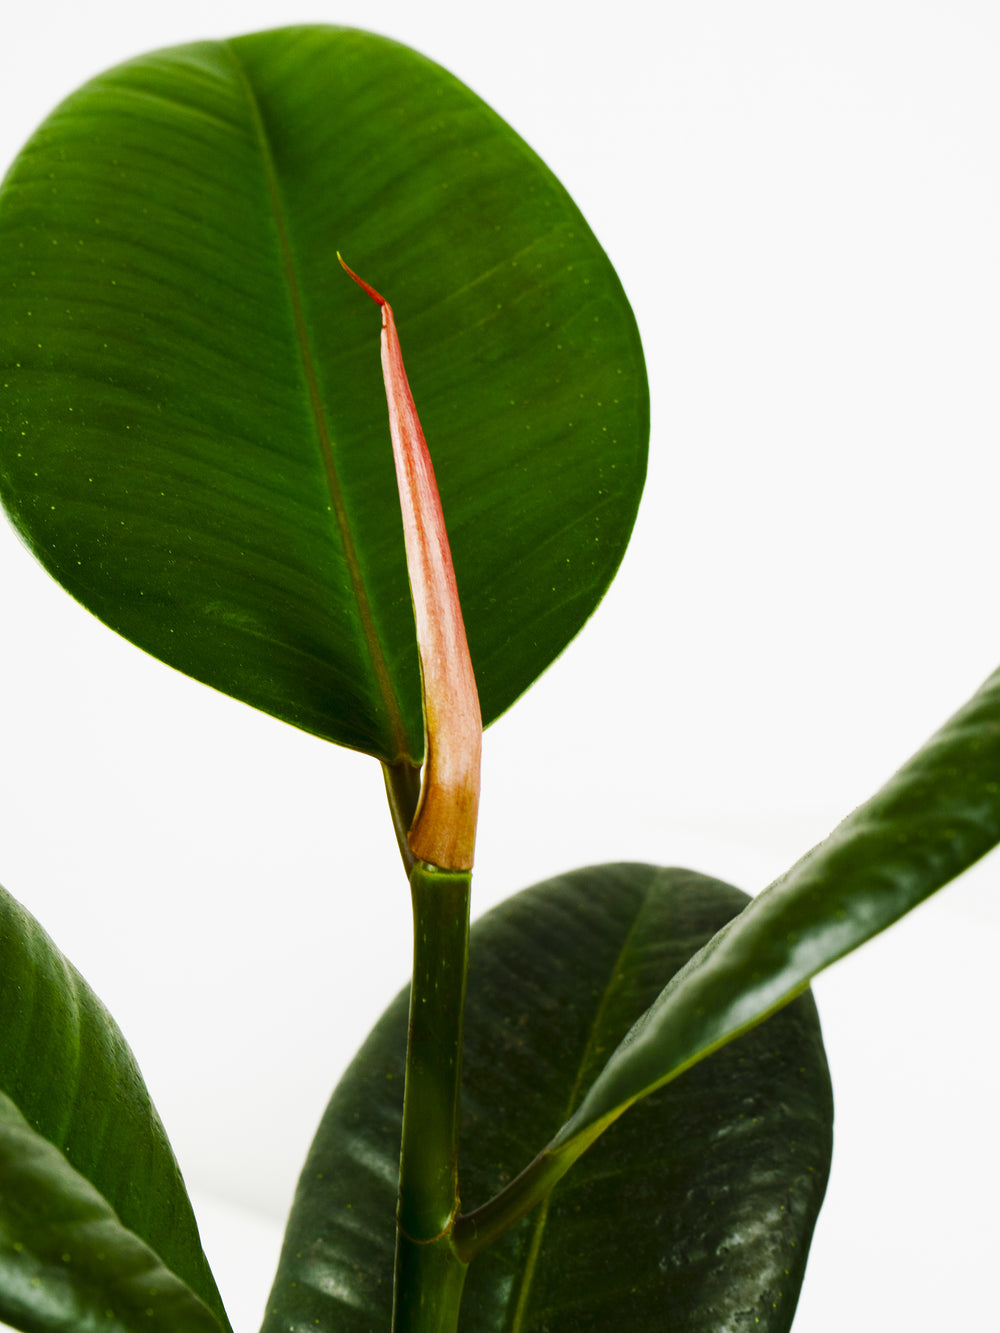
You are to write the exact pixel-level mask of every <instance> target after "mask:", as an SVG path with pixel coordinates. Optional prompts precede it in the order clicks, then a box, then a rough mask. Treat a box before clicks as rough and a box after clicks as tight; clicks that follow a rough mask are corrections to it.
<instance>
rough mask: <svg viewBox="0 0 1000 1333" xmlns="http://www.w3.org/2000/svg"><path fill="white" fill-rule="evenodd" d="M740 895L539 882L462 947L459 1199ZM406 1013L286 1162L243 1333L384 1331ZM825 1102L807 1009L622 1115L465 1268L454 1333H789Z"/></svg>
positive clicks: (624, 873)
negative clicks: (265, 1272)
mask: <svg viewBox="0 0 1000 1333" xmlns="http://www.w3.org/2000/svg"><path fill="white" fill-rule="evenodd" d="M745 902H746V898H745V895H743V894H741V893H739V892H738V891H737V890H735V889H732V888H730V887H729V886H727V885H724V884H720V883H719V882H718V881H715V880H710V879H707V878H705V877H704V876H701V875H696V874H693V873H690V872H685V871H677V870H666V871H664V870H657V869H655V868H653V867H649V866H635V865H624V866H603V867H597V868H594V869H591V870H583V871H578V872H577V873H575V874H572V875H567V876H565V877H563V878H561V879H556V880H552V881H549V882H548V883H546V884H542V885H538V886H536V887H535V888H534V889H530V890H528V891H527V892H525V893H523V894H520V895H518V896H517V897H516V898H513V899H511V900H510V901H509V902H507V903H505V904H503V905H502V906H501V907H499V908H497V909H496V910H495V911H493V912H491V913H490V914H489V915H488V916H487V917H486V918H484V920H483V921H481V922H479V923H478V924H477V925H476V926H475V927H474V928H473V933H472V947H471V966H470V976H469V998H468V1017H467V1026H466V1057H465V1078H464V1093H463V1112H464V1115H463V1138H462V1166H461V1179H462V1198H463V1204H465V1205H473V1204H477V1203H480V1202H482V1201H484V1200H485V1199H486V1198H488V1197H489V1196H491V1195H493V1194H495V1193H496V1191H497V1190H498V1189H499V1188H500V1187H501V1186H502V1185H503V1184H504V1183H505V1182H506V1181H507V1180H508V1179H509V1178H510V1177H511V1176H512V1175H513V1174H514V1173H515V1172H516V1171H517V1170H519V1169H520V1167H521V1166H522V1165H523V1164H524V1163H525V1162H526V1161H527V1160H528V1159H529V1158H530V1157H531V1156H532V1154H533V1152H534V1151H535V1150H536V1148H537V1146H538V1145H539V1144H540V1143H542V1142H544V1141H545V1139H546V1138H547V1137H549V1136H550V1134H551V1127H552V1126H553V1125H555V1124H556V1123H557V1122H559V1121H560V1120H561V1119H563V1118H564V1117H565V1115H566V1114H567V1113H568V1112H569V1111H570V1110H571V1109H572V1108H573V1107H574V1106H575V1105H576V1104H577V1103H578V1101H579V1099H580V1097H581V1096H582V1093H583V1091H584V1089H585V1088H586V1086H587V1084H588V1082H589V1081H590V1079H591V1078H592V1077H593V1076H594V1074H595V1073H596V1072H597V1070H598V1069H599V1068H600V1067H601V1066H602V1064H603V1063H604V1060H605V1057H606V1052H607V1051H608V1050H609V1049H610V1048H612V1047H613V1046H614V1044H615V1043H616V1042H617V1041H618V1039H619V1038H620V1035H621V1034H622V1033H623V1032H624V1031H625V1030H626V1029H627V1028H628V1026H629V1025H630V1023H631V1022H632V1021H633V1020H634V1018H635V1016H636V1015H637V1014H638V1013H640V1012H642V1010H643V1009H644V1008H646V1006H647V1005H648V1004H649V1003H650V1001H651V1000H652V998H653V997H654V996H655V995H656V993H657V991H658V990H659V989H660V987H661V986H662V984H663V981H664V979H665V978H667V977H669V976H670V975H671V974H672V973H673V972H675V971H676V970H677V969H678V968H679V967H681V966H682V965H683V963H684V962H685V961H686V960H687V959H688V958H689V957H690V956H691V955H692V954H693V953H695V952H696V951H697V950H698V949H699V948H700V947H701V946H702V944H703V943H704V942H705V940H706V939H707V938H709V937H710V936H711V935H712V934H714V932H715V931H716V930H717V929H719V928H720V927H721V926H723V925H724V923H725V922H726V921H727V920H729V919H730V918H731V917H732V916H733V914H734V913H735V912H738V911H739V910H740V908H741V907H742V906H743V904H744V903H745ZM406 1017H407V997H406V995H405V994H404V995H402V996H400V997H399V998H398V999H397V1000H396V1001H395V1002H394V1004H393V1005H392V1006H391V1007H390V1009H389V1010H388V1011H387V1012H386V1014H385V1016H384V1017H383V1019H382V1020H381V1022H380V1023H379V1025H378V1026H377V1027H376V1028H375V1030H374V1032H373V1033H372V1035H371V1037H370V1038H369V1040H368V1042H367V1043H366V1045H365V1046H364V1047H363V1049H362V1051H361V1052H360V1054H359V1055H358V1057H357V1059H356V1060H355V1062H354V1064H353V1065H352V1066H351V1068H350V1070H349V1071H348V1074H347V1075H346V1077H345V1078H344V1080H343V1082H342V1083H341V1085H340V1087H339V1088H338V1090H337V1092H336V1093H335V1094H334V1097H333V1100H332V1101H331V1103H330V1107H329V1109H328V1111H327V1114H326V1116H325V1118H324V1120H323V1123H322V1125H321V1126H320V1130H319V1133H318V1135H317V1137H316V1140H315V1143H314V1145H313V1148H312V1151H311V1153H310V1156H309V1159H308V1161H307V1163H306V1167H305V1169H304V1172H303V1175H302V1179H301V1181H300V1184H299V1190H298V1194H297V1196H296V1202H295V1207H294V1209H293V1213H292V1219H291V1222H290V1225H289V1231H288V1235H287V1237H286V1242H285V1248H284V1253H283V1256H282V1260H281V1265H280V1268H279V1273H278V1278H277V1281H276V1284H275V1288H274V1291H273V1292H272V1295H271V1299H270V1301H269V1306H268V1314H267V1318H266V1322H265V1325H264V1329H265V1333H283V1330H285V1329H287V1328H288V1327H289V1326H291V1325H295V1326H301V1327H306V1326H309V1327H312V1326H315V1323H316V1321H319V1324H320V1325H322V1326H326V1327H330V1328H336V1329H337V1330H338V1331H340V1330H343V1331H344V1333H350V1331H351V1330H357V1331H358V1333H361V1330H364V1333H369V1330H371V1329H375V1328H382V1327H388V1318H389V1311H390V1308H391V1300H392V1255H393V1243H394V1235H393V1222H392V1218H393V1209H394V1198H395V1187H396V1171H397V1160H398V1144H399V1127H400V1104H401V1097H402V1071H403V1055H404V1042H405V1036H406ZM831 1118H832V1107H831V1101H830V1087H829V1079H828V1075H827V1070H826V1062H825V1058H824V1055H823V1048H822V1042H821V1039H820V1033H819V1025H818V1021H817V1019H816V1014H815V1009H814V1006H813V1003H812V999H811V997H810V996H808V995H804V996H802V997H800V998H799V999H798V1000H797V1001H796V1002H795V1004H794V1005H791V1006H789V1007H788V1008H787V1009H785V1010H783V1011H782V1012H781V1013H780V1014H778V1015H775V1017H774V1018H773V1019H772V1020H770V1021H769V1022H768V1023H766V1024H764V1025H763V1026H762V1027H760V1028H758V1029H756V1030H755V1031H754V1032H753V1033H751V1034H748V1036H747V1037H746V1038H744V1039H742V1040H741V1041H739V1042H737V1043H734V1044H733V1045H732V1046H729V1047H727V1048H726V1049H725V1050H724V1051H720V1052H719V1053H718V1054H717V1055H716V1056H715V1057H714V1058H713V1059H712V1060H709V1061H706V1062H705V1063H704V1064H702V1065H700V1066H699V1067H698V1068H697V1069H694V1070H692V1071H691V1072H690V1073H689V1074H688V1075H686V1076H685V1077H684V1078H683V1079H680V1080H678V1081H677V1082H676V1083H674V1084H671V1085H670V1087H668V1088H665V1089H663V1090H662V1091H661V1092H659V1093H657V1094H655V1095H654V1096H652V1097H650V1098H648V1099H647V1100H646V1101H644V1102H643V1103H641V1104H640V1105H639V1106H637V1107H634V1108H633V1109H632V1110H631V1111H630V1112H629V1114H628V1115H626V1116H624V1117H623V1118H622V1119H621V1120H620V1121H619V1122H618V1123H617V1124H616V1125H614V1126H613V1127H612V1129H611V1130H609V1131H608V1133H607V1134H606V1135H605V1136H604V1137H603V1139H602V1140H601V1142H600V1143H598V1144H597V1145H595V1147H594V1148H592V1149H591V1151H590V1152H589V1153H588V1154H587V1156H586V1157H584V1158H583V1159H582V1160H581V1161H580V1162H579V1163H577V1165H576V1167H575V1168H574V1170H573V1171H572V1172H571V1173H570V1174H569V1175H568V1176H567V1177H566V1178H565V1179H564V1180H563V1181H562V1182H560V1184H559V1185H557V1187H556V1189H555V1191H554V1193H553V1195H552V1197H551V1201H550V1203H549V1204H548V1205H547V1206H546V1205H543V1207H542V1208H540V1209H538V1210H536V1211H535V1212H534V1213H532V1214H530V1215H529V1216H528V1217H526V1218H525V1219H524V1220H523V1221H522V1222H521V1223H520V1224H519V1225H517V1226H516V1227H514V1228H513V1229H512V1230H511V1231H509V1232H508V1233H507V1234H506V1235H505V1236H503V1237H502V1238H501V1239H500V1240H499V1241H498V1242H497V1243H496V1244H495V1245H494V1246H493V1247H491V1248H490V1249H487V1250H485V1251H484V1252H483V1253H481V1254H480V1255H479V1256H477V1257H476V1258H475V1259H474V1260H473V1261H472V1264H471V1265H470V1269H469V1275H468V1279H467V1282H466V1291H465V1298H464V1302H463V1307H462V1319H461V1322H460V1327H461V1328H462V1329H463V1330H469V1331H470V1333H471V1331H478V1330H487V1329H488V1330H497V1331H498V1330H513V1329H515V1328H516V1329H518V1330H519V1331H520V1333H530V1330H535V1331H536V1333H542V1330H546V1333H586V1331H587V1330H595V1333H596V1330H601V1331H602V1333H604V1331H605V1330H607V1329H611V1328H621V1329H628V1330H629V1331H630V1333H642V1331H643V1330H646V1329H649V1330H653V1329H656V1330H657V1331H658V1333H660V1331H661V1330H676V1333H719V1331H720V1330H721V1329H727V1330H731V1333H743V1330H746V1333H750V1331H751V1330H753V1333H763V1331H764V1330H766V1331H767V1333H776V1330H784V1329H787V1328H788V1327H789V1326H790V1323H791V1319H792V1315H793V1313H794V1308H795V1303H796V1299H797V1295H798V1290H799V1284H800V1282H801V1280H802V1274H803V1270H804V1266H805V1259H806V1254H807V1251H808V1247H809V1240H810V1236H811V1234H812V1228H813V1224H814V1222H815V1218H816V1215H817V1213H818V1210H819V1207H820V1203H821V1201H822V1197H823V1191H824V1188H825V1185H826V1175H827V1170H828V1166H829V1155H830V1146H831Z"/></svg>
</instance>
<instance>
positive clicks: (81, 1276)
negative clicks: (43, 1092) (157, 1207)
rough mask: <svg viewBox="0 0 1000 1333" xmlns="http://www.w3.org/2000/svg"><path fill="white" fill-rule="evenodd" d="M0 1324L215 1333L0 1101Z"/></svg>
mask: <svg viewBox="0 0 1000 1333" xmlns="http://www.w3.org/2000/svg"><path fill="white" fill-rule="evenodd" d="M0 1318H3V1319H5V1320H6V1321H7V1322H8V1323H10V1324H12V1325H14V1327H16V1328H21V1329H26V1330H28V1333H56V1330H58V1331H59V1333H63V1331H64V1330H66V1329H72V1330H73V1333H86V1330H89V1329H96V1328H100V1329H101V1330H102V1331H103V1333H137V1330H143V1333H146V1331H147V1330H148V1333H220V1328H221V1326H220V1324H219V1322H218V1320H217V1319H216V1318H215V1317H214V1315H212V1313H211V1312H210V1311H209V1310H208V1308H207V1307H206V1306H205V1305H203V1304H202V1302H201V1301H200V1300H199V1299H198V1298H197V1296H195V1294H194V1293H193V1292H192V1291H191V1289H190V1288H189V1287H187V1286H186V1285H185V1284H184V1283H183V1282H181V1281H180V1279H179V1278H177V1277H176V1276H175V1275H174V1274H173V1273H171V1272H170V1271H169V1269H167V1268H165V1267H164V1265H163V1263H162V1262H161V1260H160V1258H159V1256H158V1255H157V1254H155V1253H154V1251H152V1250H151V1249H150V1248H149V1246H148V1245H144V1244H143V1242H142V1241H141V1240H140V1239H139V1237H138V1236H136V1235H135V1234H134V1232H131V1231H129V1230H128V1229H127V1228H126V1227H123V1226H122V1224H121V1222H120V1221H119V1220H118V1218H117V1217H116V1216H115V1213H114V1210H113V1209H112V1208H111V1207H110V1206H109V1205H108V1202H107V1200H106V1199H104V1198H102V1196H101V1195H100V1194H99V1193H98V1191H97V1190H95V1189H94V1187H93V1186H92V1185H91V1184H90V1182H89V1181H88V1180H86V1179H85V1178H84V1177H83V1176H81V1175H80V1174H79V1172H77V1171H74V1170H73V1168H72V1167H71V1166H70V1164H69V1162H68V1161H67V1160H66V1158H65V1157H64V1156H63V1154H62V1153H61V1152H59V1150H58V1149H57V1148H54V1147H53V1146H52V1144H51V1143H49V1142H48V1140H47V1139H45V1138H44V1137H43V1136H42V1135H41V1134H39V1133H37V1132H36V1131H35V1130H34V1129H32V1128H31V1126H30V1125H29V1124H28V1122H27V1120H25V1118H24V1116H22V1115H21V1113H20V1111H18V1109H17V1107H16V1106H15V1105H14V1103H13V1102H12V1101H11V1100H10V1098H9V1097H7V1096H5V1095H4V1094H3V1093H0Z"/></svg>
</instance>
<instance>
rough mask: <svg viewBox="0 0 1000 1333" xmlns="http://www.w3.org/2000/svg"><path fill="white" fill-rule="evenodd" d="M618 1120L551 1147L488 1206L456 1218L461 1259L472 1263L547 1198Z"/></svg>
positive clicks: (454, 1236)
mask: <svg viewBox="0 0 1000 1333" xmlns="http://www.w3.org/2000/svg"><path fill="white" fill-rule="evenodd" d="M615 1118H616V1117H614V1116H607V1117H605V1118H604V1119H603V1120H600V1121H598V1122H597V1124H595V1125H592V1126H590V1128H589V1129H588V1130H587V1132H586V1133H584V1134H580V1135H578V1136H577V1137H576V1138H574V1139H572V1140H571V1141H569V1142H568V1143H565V1144H560V1145H559V1146H558V1147H553V1146H552V1145H551V1144H550V1145H549V1147H548V1148H545V1149H544V1150H543V1151H542V1152H540V1153H539V1154H538V1156H537V1157H536V1158H535V1159H534V1161H533V1162H529V1164H528V1165H527V1166H526V1167H525V1168H524V1170H523V1171H522V1172H521V1173H520V1175H518V1176H515V1177H514V1179H513V1180H512V1181H511V1182H510V1184H509V1185H506V1186H505V1187H504V1188H503V1189H502V1190H501V1191H500V1193H499V1194H497V1195H494V1197H493V1198H492V1199H490V1200H489V1202H488V1203H484V1204H483V1205H482V1206H481V1207H479V1208H476V1209H474V1210H473V1211H472V1212H471V1213H463V1214H462V1216H461V1217H457V1218H456V1219H455V1225H454V1227H453V1228H452V1233H451V1242H452V1245H453V1246H454V1248H455V1253H456V1254H457V1255H458V1256H459V1258H460V1259H461V1260H462V1261H463V1262H464V1263H467V1264H468V1263H470V1262H471V1261H472V1259H474V1258H475V1256H476V1255H477V1254H479V1252H480V1251H481V1250H485V1249H486V1247H487V1246H488V1245H492V1244H493V1242H494V1241H495V1240H497V1239H498V1238H499V1237H500V1236H502V1235H503V1234H504V1232H505V1231H509V1230H510V1228H511V1227H512V1226H513V1225H514V1223H515V1222H519V1221H520V1220H521V1218H522V1217H524V1216H525V1214H526V1213H529V1212H531V1210H532V1208H534V1207H535V1206H536V1205H537V1204H539V1203H541V1202H542V1200H543V1199H546V1198H548V1196H549V1194H551V1192H552V1189H553V1187H554V1186H555V1185H556V1183H557V1182H558V1181H559V1180H561V1179H562V1178H563V1176H564V1175H565V1174H566V1172H567V1171H568V1170H569V1169H570V1167H571V1166H572V1165H573V1163H574V1162H575V1161H576V1160H577V1158H578V1157H581V1156H582V1155H583V1154H584V1153H585V1152H586V1150H587V1149H588V1148H589V1147H590V1145H591V1144H592V1143H593V1142H594V1140H595V1139H596V1138H598V1136H599V1135H600V1134H602V1133H603V1132H604V1130H605V1129H607V1127H608V1125H609V1124H610V1123H611V1122H612V1120H614V1119H615Z"/></svg>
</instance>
